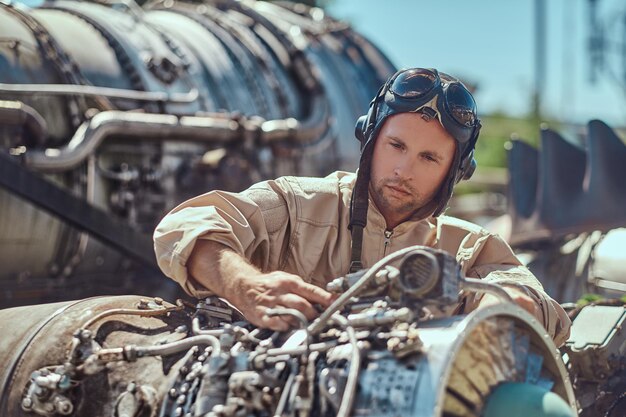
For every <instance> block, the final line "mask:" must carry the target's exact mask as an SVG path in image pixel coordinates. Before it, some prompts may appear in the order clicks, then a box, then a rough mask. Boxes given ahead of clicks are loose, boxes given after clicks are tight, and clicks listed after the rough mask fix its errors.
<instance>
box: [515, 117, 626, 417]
mask: <svg viewBox="0 0 626 417" xmlns="http://www.w3.org/2000/svg"><path fill="white" fill-rule="evenodd" d="M540 146H541V151H538V150H537V149H535V148H533V147H532V146H529V145H528V144H526V143H524V142H522V141H513V143H512V146H511V149H510V152H509V172H510V183H509V216H508V219H509V220H510V224H509V227H508V229H509V242H510V243H511V244H512V246H513V247H514V248H515V249H516V252H518V253H521V254H522V256H523V257H524V259H526V260H527V266H528V267H529V268H530V269H531V271H532V272H533V273H534V274H535V275H536V276H537V277H538V278H539V279H540V280H541V282H542V283H543V285H544V288H545V289H546V291H547V292H548V293H549V294H550V295H552V296H553V297H554V298H555V299H556V300H558V301H559V302H561V303H564V304H563V306H564V307H566V308H568V309H570V317H571V318H572V319H573V321H574V324H573V327H572V334H571V337H570V340H569V341H568V342H567V343H566V345H565V347H564V348H563V352H564V353H565V359H566V361H567V362H568V369H569V371H570V375H571V377H572V381H573V384H574V388H575V390H576V397H577V400H578V403H579V407H580V409H581V410H582V412H581V416H583V417H590V416H612V415H615V416H622V415H626V330H625V329H624V325H625V323H626V269H625V268H624V265H625V263H624V262H625V260H626V256H625V255H624V247H626V230H625V229H624V227H625V226H626V211H624V207H625V206H626V189H625V188H624V178H626V145H625V144H624V142H623V141H622V140H621V139H620V137H619V136H618V135H617V134H616V133H615V132H614V131H613V130H612V129H611V128H610V127H608V126H607V125H606V124H604V123H603V122H601V121H599V120H593V121H591V122H589V124H588V126H587V129H586V132H585V135H584V136H583V138H582V140H581V141H580V142H579V143H576V142H575V141H573V140H566V139H565V138H564V137H562V136H561V135H559V134H558V133H557V132H555V131H553V130H550V129H544V130H542V132H541V144H540ZM588 294H594V296H593V298H592V301H593V302H591V303H590V304H588V305H586V306H584V307H581V305H580V304H579V305H576V304H574V302H575V301H577V300H579V299H581V298H583V297H584V296H586V297H590V296H589V295H588Z"/></svg>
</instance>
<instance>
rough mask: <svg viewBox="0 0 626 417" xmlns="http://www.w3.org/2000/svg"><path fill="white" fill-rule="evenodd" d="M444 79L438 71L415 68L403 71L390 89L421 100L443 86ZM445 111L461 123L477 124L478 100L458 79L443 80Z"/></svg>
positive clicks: (470, 125)
mask: <svg viewBox="0 0 626 417" xmlns="http://www.w3.org/2000/svg"><path fill="white" fill-rule="evenodd" d="M441 83H442V79H441V78H440V77H439V74H438V73H437V72H436V71H433V70H429V69H426V68H413V69H410V70H405V71H402V72H401V73H400V74H398V76H396V78H395V79H394V80H393V82H392V83H391V86H390V87H389V90H390V91H391V92H392V93H393V94H394V95H396V96H398V97H400V98H403V99H406V100H419V99H421V98H423V97H425V96H426V95H428V94H429V93H431V92H432V91H433V89H435V88H439V86H441ZM443 83H444V84H443V90H444V93H443V94H444V100H443V101H444V102H445V104H444V106H445V111H446V112H447V113H448V114H449V115H450V116H451V117H452V118H453V119H454V120H455V121H456V122H457V123H459V124H460V125H462V126H465V127H468V128H472V127H474V126H475V125H476V121H477V118H478V117H477V112H476V102H475V101H474V98H473V97H472V94H471V93H470V92H469V91H468V90H467V89H466V88H465V87H464V86H463V84H461V83H459V82H458V81H454V82H449V81H448V80H447V79H444V81H443Z"/></svg>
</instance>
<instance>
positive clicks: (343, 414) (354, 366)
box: [332, 314, 361, 417]
mask: <svg viewBox="0 0 626 417" xmlns="http://www.w3.org/2000/svg"><path fill="white" fill-rule="evenodd" d="M332 319H333V320H334V321H336V322H337V323H338V324H339V325H341V326H342V327H343V328H344V329H345V331H346V333H347V334H348V339H349V340H350V344H351V345H352V352H351V353H352V360H351V361H350V370H349V371H348V378H347V379H346V388H345V389H344V390H343V397H342V399H341V405H340V406H339V411H337V417H347V416H348V415H349V414H350V411H351V410H352V404H353V403H354V394H355V392H356V386H357V382H358V381H359V371H360V369H361V351H360V350H359V345H358V341H357V338H356V332H355V331H354V328H353V327H352V326H350V323H349V322H348V319H346V318H345V317H343V316H342V315H340V314H335V315H334V316H333V317H332Z"/></svg>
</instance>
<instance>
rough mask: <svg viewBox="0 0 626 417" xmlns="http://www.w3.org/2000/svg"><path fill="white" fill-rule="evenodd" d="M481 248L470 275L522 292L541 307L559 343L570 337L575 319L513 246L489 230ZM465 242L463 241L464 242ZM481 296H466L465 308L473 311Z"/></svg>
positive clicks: (546, 324)
mask: <svg viewBox="0 0 626 417" xmlns="http://www.w3.org/2000/svg"><path fill="white" fill-rule="evenodd" d="M479 240H483V241H482V242H481V244H480V245H479V246H480V249H479V250H478V251H476V252H475V253H473V254H472V256H471V257H469V259H468V261H470V262H469V265H468V267H467V268H466V270H467V271H466V276H468V277H471V278H481V279H483V280H485V281H488V282H493V283H498V284H500V285H502V286H503V287H505V289H510V290H512V291H518V292H521V293H523V294H525V295H527V296H529V297H530V298H532V299H533V300H534V301H535V303H536V304H537V305H538V306H539V308H540V317H537V319H538V320H539V321H540V322H541V323H543V326H544V327H545V329H546V331H547V332H548V334H550V336H551V337H552V339H553V340H554V342H555V344H556V345H557V346H560V345H562V344H563V343H565V341H566V340H567V339H568V338H569V333H570V328H571V324H572V323H571V320H570V318H569V317H568V315H567V313H566V312H565V310H563V308H562V307H561V305H560V304H559V303H558V302H556V301H555V300H554V299H552V298H551V297H550V296H549V295H548V294H547V293H546V292H545V291H544V289H543V286H542V285H541V283H540V282H539V280H538V279H537V278H536V277H535V276H534V275H533V274H532V272H530V270H529V269H528V268H526V267H525V266H523V265H522V263H521V262H520V261H519V259H518V258H517V257H516V256H515V254H514V253H513V250H512V249H511V248H510V246H509V245H508V244H507V243H506V242H505V241H504V240H503V239H502V238H501V237H499V236H497V235H493V234H485V235H483V236H481V238H480V239H479ZM462 246H463V245H462ZM480 299H481V296H477V295H475V294H471V295H468V296H467V298H466V299H465V310H466V311H470V310H473V309H474V308H476V307H477V306H478V303H479V302H480Z"/></svg>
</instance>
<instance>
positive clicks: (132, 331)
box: [0, 296, 182, 416]
mask: <svg viewBox="0 0 626 417" xmlns="http://www.w3.org/2000/svg"><path fill="white" fill-rule="evenodd" d="M143 298H145V297H139V296H118V297H97V298H91V299H86V300H80V301H77V302H65V303H56V304H48V305H39V306H25V307H17V308H13V309H7V310H0V323H1V326H2V329H3V338H2V341H1V342H0V343H1V345H0V346H1V348H2V349H1V355H2V357H1V359H2V360H3V363H7V364H8V363H10V362H11V361H14V360H15V359H17V362H16V365H15V367H14V368H13V369H3V372H4V378H7V377H9V380H8V381H6V383H5V385H4V387H3V392H4V394H3V400H4V401H3V404H2V408H1V409H0V415H7V416H9V415H10V416H32V414H30V413H26V412H24V411H23V410H22V408H21V400H22V395H23V389H24V387H25V386H26V385H27V382H28V380H29V378H30V374H31V372H33V371H35V370H37V369H40V368H42V367H45V366H49V365H54V364H61V363H63V362H64V361H65V359H66V355H67V354H68V351H69V349H70V345H71V342H72V336H73V333H74V332H75V331H76V330H77V329H78V328H79V327H81V325H82V324H84V323H86V322H87V321H88V320H90V319H91V318H93V317H95V316H96V315H98V314H101V313H103V312H105V311H108V310H111V309H121V308H126V309H135V308H137V306H138V303H139V302H140V300H141V299H143ZM59 308H63V310H62V311H61V310H59ZM55 311H59V314H57V315H54V312H55ZM179 323H182V322H181V319H180V318H177V317H174V316H171V317H140V316H132V315H125V314H119V315H113V316H110V317H106V318H104V319H103V320H101V321H98V322H97V323H94V325H93V326H92V329H93V330H94V331H95V332H96V340H97V341H98V342H99V343H100V344H101V345H102V346H103V347H116V346H125V345H128V344H138V345H152V344H156V343H158V342H159V341H166V340H167V341H172V340H176V339H179V338H181V337H182V336H181V335H180V334H177V333H175V332H174V329H175V328H176V326H177V325H178V324H179ZM41 324H43V327H41V328H39V327H40V326H41ZM33 333H34V334H33ZM25 341H28V343H27V344H26V345H24V342H25ZM169 374H170V369H167V368H166V367H165V364H164V363H163V361H162V360H161V359H160V358H146V359H143V360H141V361H139V362H134V363H126V364H123V366H119V365H116V366H112V367H111V368H110V369H109V371H108V372H106V373H105V374H102V375H98V376H96V377H94V378H87V379H86V380H85V381H84V383H83V384H82V387H81V393H82V394H84V396H83V397H82V398H77V401H76V404H77V406H76V410H75V411H76V415H84V416H87V415H89V416H110V415H113V412H112V407H113V405H114V404H115V402H116V399H117V397H118V396H119V395H120V394H122V393H123V392H124V391H126V389H127V388H128V384H129V383H130V382H131V381H134V382H135V384H136V385H137V386H143V385H146V386H148V385H150V386H154V389H155V390H158V389H159V388H160V386H161V385H162V384H164V383H166V381H167V380H168V378H167V377H168V375H169Z"/></svg>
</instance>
